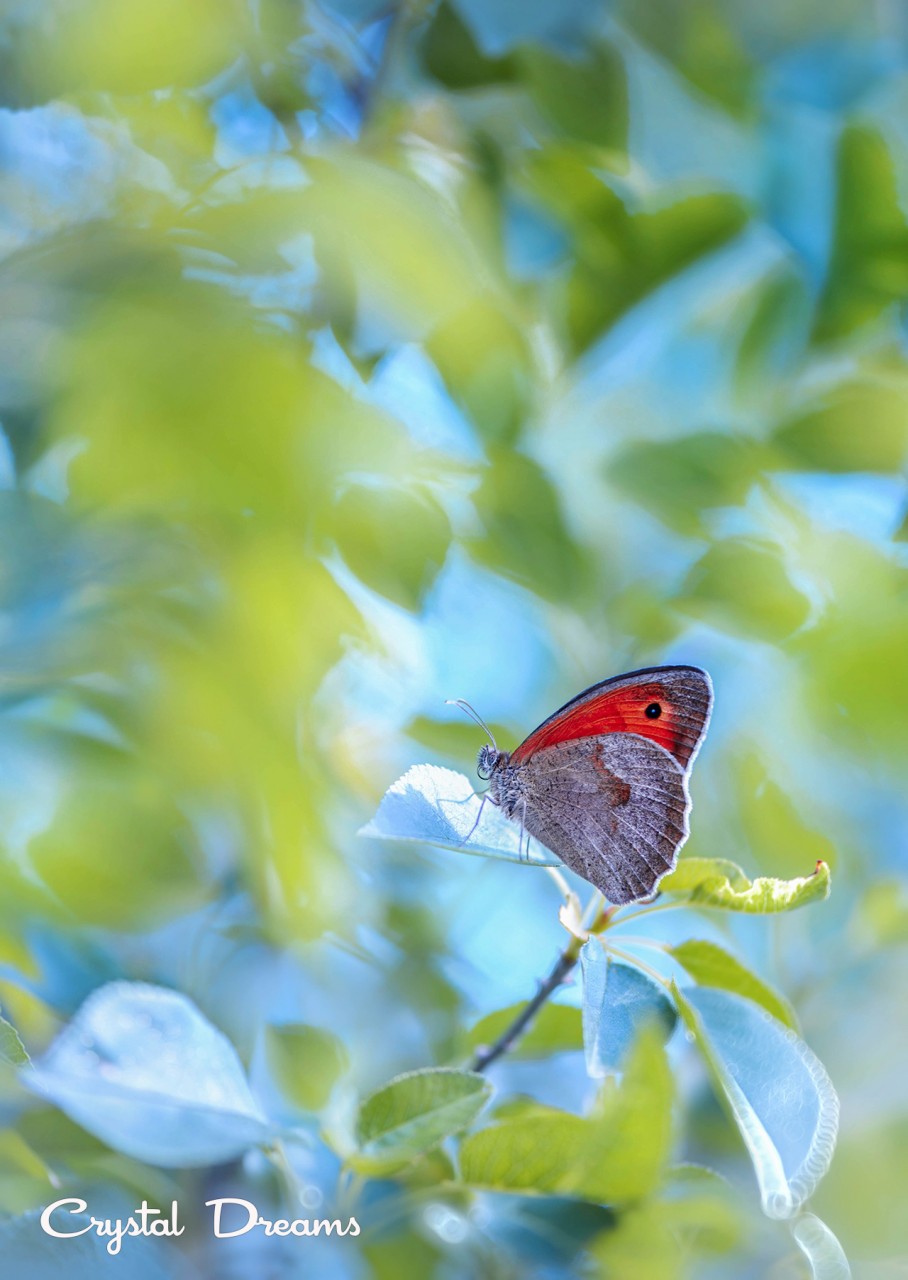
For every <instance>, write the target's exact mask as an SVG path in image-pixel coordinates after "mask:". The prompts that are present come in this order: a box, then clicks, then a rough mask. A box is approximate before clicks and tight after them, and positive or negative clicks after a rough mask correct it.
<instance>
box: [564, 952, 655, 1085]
mask: <svg viewBox="0 0 908 1280" xmlns="http://www.w3.org/2000/svg"><path fill="white" fill-rule="evenodd" d="M580 964H581V967H582V972H583V1047H584V1051H585V1054H586V1069H587V1072H588V1074H589V1075H591V1076H593V1077H594V1078H595V1077H599V1078H601V1077H602V1076H605V1075H607V1074H608V1073H609V1072H612V1071H618V1070H621V1069H622V1066H623V1063H624V1059H625V1056H626V1055H627V1053H628V1051H629V1050H630V1048H631V1046H632V1045H633V1044H634V1043H635V1041H636V1039H637V1037H638V1035H639V1034H640V1030H641V1028H642V1027H644V1026H645V1027H650V1028H651V1029H652V1030H653V1032H654V1034H656V1035H657V1036H658V1037H659V1039H660V1040H663V1041H665V1040H668V1038H669V1036H670V1035H671V1034H672V1032H673V1031H674V1029H675V1022H676V1021H677V1014H676V1013H675V1010H674V1009H673V1008H672V1004H671V1001H670V1000H669V999H668V998H667V996H666V994H665V992H664V990H663V989H662V988H661V987H659V986H657V984H656V983H655V982H653V980H652V979H651V978H648V977H647V976H646V974H645V973H641V971H640V970H639V969H636V968H634V967H633V966H632V965H628V964H622V963H621V962H620V961H616V960H613V959H612V958H611V957H610V956H608V955H607V954H606V951H605V950H604V948H603V945H602V942H601V941H600V939H599V938H590V939H589V941H588V942H586V943H585V944H584V946H583V949H582V951H581V952H580Z"/></svg>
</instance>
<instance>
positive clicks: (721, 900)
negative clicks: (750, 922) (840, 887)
mask: <svg viewBox="0 0 908 1280" xmlns="http://www.w3.org/2000/svg"><path fill="white" fill-rule="evenodd" d="M829 884H830V876H829V867H828V866H827V864H826V863H825V862H818V863H817V865H816V868H815V870H814V871H812V872H811V874H810V875H809V876H800V877H798V878H796V879H794V880H777V879H775V878H773V877H771V876H759V877H758V878H757V879H756V880H748V878H747V876H746V875H745V874H744V872H743V871H742V870H741V868H740V867H739V866H736V865H735V863H733V862H729V861H727V859H725V858H682V859H681V861H680V862H679V863H678V865H677V867H676V868H675V870H674V871H672V872H670V873H669V875H667V876H666V877H665V879H664V880H662V881H661V883H660V885H659V888H660V889H661V891H662V892H663V893H677V894H686V895H689V899H688V900H689V901H690V902H691V903H692V904H694V905H696V906H704V907H719V908H721V909H723V910H725V911H746V912H748V913H751V914H758V915H765V914H774V913H775V912H778V911H792V910H794V908H795V907H803V906H806V905H807V904H808V903H810V902H822V900H823V899H824V898H827V897H828V896H829Z"/></svg>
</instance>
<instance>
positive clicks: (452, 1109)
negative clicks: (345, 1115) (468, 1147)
mask: <svg viewBox="0 0 908 1280" xmlns="http://www.w3.org/2000/svg"><path fill="white" fill-rule="evenodd" d="M491 1092H492V1087H491V1085H490V1084H489V1082H488V1081H487V1080H485V1079H484V1078H483V1077H482V1076H481V1075H476V1074H475V1073H474V1072H470V1071H453V1070H449V1069H446V1068H441V1067H439V1068H434V1069H427V1070H425V1071H411V1072H409V1073H408V1074H406V1075H402V1076H397V1077H395V1079H394V1080H392V1081H390V1083H388V1084H386V1085H384V1086H383V1087H382V1088H381V1089H379V1090H377V1091H376V1092H375V1093H373V1094H371V1095H370V1096H369V1097H368V1098H366V1100H365V1101H364V1102H363V1104H362V1106H361V1107H360V1109H359V1115H358V1118H357V1122H356V1138H357V1142H358V1144H359V1150H358V1152H357V1153H356V1154H355V1155H354V1156H352V1157H351V1163H352V1164H354V1165H355V1167H357V1168H360V1169H363V1170H367V1171H370V1172H380V1171H382V1170H390V1169H394V1168H397V1167H399V1166H400V1165H403V1164H407V1163H409V1162H410V1161H411V1160H413V1159H415V1157H416V1156H418V1155H421V1154H422V1153H423V1152H425V1151H430V1150H431V1149H432V1148H433V1147H436V1146H437V1145H438V1144H439V1143H440V1142H442V1141H444V1139H445V1138H448V1137H450V1136H451V1134H454V1133H459V1132H460V1131H461V1130H462V1129H465V1128H467V1126H468V1125H470V1124H472V1123H473V1121H474V1120H475V1119H476V1117H477V1116H478V1115H479V1113H480V1111H481V1110H482V1108H483V1107H484V1106H485V1104H486V1102H488V1100H489V1097H490V1095H491Z"/></svg>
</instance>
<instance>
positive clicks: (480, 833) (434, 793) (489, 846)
mask: <svg viewBox="0 0 908 1280" xmlns="http://www.w3.org/2000/svg"><path fill="white" fill-rule="evenodd" d="M481 804H482V801H481V799H480V797H479V796H477V795H476V793H475V792H474V791H473V786H472V783H471V782H470V779H469V778H468V777H466V775H465V774H463V773H456V772H455V771H454V770H453V769H439V768H437V767H436V766H435V765H431V764H417V765H414V766H413V768H412V769H410V770H409V771H408V772H407V773H405V774H404V776H403V777H402V778H398V779H397V781H396V782H395V783H394V784H393V785H392V786H390V787H389V788H388V790H387V791H386V792H385V794H384V797H383V799H382V802H381V804H380V805H379V806H378V812H377V813H376V815H375V817H374V818H373V819H372V821H371V822H369V823H367V824H366V826H364V827H363V828H362V830H361V831H360V833H359V834H360V835H361V836H373V837H375V838H377V839H379V840H416V841H418V842H419V843H420V844H433V845H438V846H440V847H441V848H442V849H456V850H457V851H458V852H459V853H478V854H481V855H483V856H484V857H492V858H507V859H509V860H510V861H512V862H518V861H520V862H531V863H533V864H535V865H536V866H542V867H556V866H559V865H560V862H559V860H558V858H556V857H555V855H554V854H553V853H550V852H549V851H548V849H544V848H543V847H542V845H540V844H539V842H538V841H536V840H531V841H529V846H530V848H529V852H527V840H526V837H524V840H523V852H522V853H521V852H520V826H519V824H518V823H516V822H511V821H510V820H509V819H508V818H505V817H504V815H503V814H502V813H501V811H500V810H499V809H497V808H496V807H495V805H493V804H490V803H489V802H488V801H487V802H486V803H485V804H484V805H482V815H481V816H480V813H479V809H480V805H481ZM477 818H478V819H479V821H478V823H477ZM474 828H475V829H474ZM471 832H472V834H471Z"/></svg>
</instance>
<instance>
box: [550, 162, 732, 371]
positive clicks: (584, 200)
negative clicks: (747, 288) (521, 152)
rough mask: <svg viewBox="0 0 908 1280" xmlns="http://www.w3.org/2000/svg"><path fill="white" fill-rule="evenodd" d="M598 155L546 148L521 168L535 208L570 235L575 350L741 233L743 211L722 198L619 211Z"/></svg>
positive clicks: (660, 200) (570, 326)
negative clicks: (552, 216)
mask: <svg viewBox="0 0 908 1280" xmlns="http://www.w3.org/2000/svg"><path fill="white" fill-rule="evenodd" d="M601 169H602V157H601V155H599V154H597V152H596V151H595V150H593V149H589V148H584V147H583V146H582V145H580V144H573V145H572V146H569V145H567V144H565V145H562V146H561V147H558V146H554V145H553V146H549V147H547V148H545V150H543V151H540V152H539V153H537V154H535V155H534V156H533V157H532V158H531V160H529V161H528V165H527V180H528V182H529V185H530V188H531V190H532V191H533V192H534V194H535V195H536V197H537V198H538V199H539V200H541V201H542V203H543V204H544V205H546V206H548V207H549V208H551V209H552V210H553V212H555V213H556V214H557V215H558V216H559V217H560V218H561V219H563V221H564V222H565V224H566V226H567V227H568V229H569V230H570V231H571V232H572V235H573V241H574V246H573V247H574V256H573V260H572V265H571V269H570V272H569V274H568V275H567V277H566V296H565V307H566V324H567V331H568V335H569V338H570V341H571V345H572V347H573V349H574V351H575V352H580V351H583V350H585V349H586V347H588V346H589V345H590V344H591V343H592V342H594V341H595V340H596V338H598V337H599V336H600V335H601V334H602V333H604V332H605V331H606V330H607V329H608V328H609V327H610V326H611V325H612V324H614V322H615V321H616V320H617V319H618V317H619V316H621V315H622V314H623V313H624V312H625V311H627V310H628V309H629V308H630V307H632V306H634V305H635V304H636V303H637V302H639V301H640V300H641V299H642V298H644V297H645V296H646V295H647V294H649V293H651V292H652V291H653V290H654V289H656V288H657V287H658V286H659V285H661V284H663V283H665V281H667V280H669V279H671V278H672V277H673V276H675V275H677V274H678V273H679V272H681V271H683V270H684V269H685V268H686V267H688V266H690V265H691V264H692V263H694V262H696V261H697V259H699V258H702V257H703V256H704V255H706V254H707V253H710V252H712V251H713V250H715V249H718V248H719V246H720V245H722V244H724V243H725V242H726V241H727V240H729V239H731V237H732V236H734V235H737V233H738V232H739V231H740V230H741V229H742V228H743V226H744V225H745V223H746V221H747V211H746V209H745V208H744V206H743V205H742V203H741V201H740V200H739V199H738V198H737V197H735V196H732V195H729V194H727V193H725V192H711V193H708V194H702V195H701V194H697V195H685V196H682V197H681V198H679V199H676V200H674V201H672V200H671V192H667V193H665V192H663V193H659V195H658V196H653V197H648V198H647V199H646V201H645V202H643V203H642V205H641V207H639V208H632V207H631V206H630V205H626V204H625V203H624V201H623V200H622V199H621V198H620V196H619V195H618V194H617V193H616V192H615V191H613V190H612V189H611V188H610V187H609V186H608V185H607V183H606V181H605V179H604V178H603V177H602V176H600V175H601Z"/></svg>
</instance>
